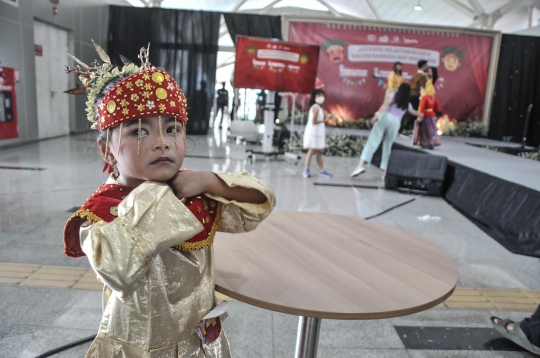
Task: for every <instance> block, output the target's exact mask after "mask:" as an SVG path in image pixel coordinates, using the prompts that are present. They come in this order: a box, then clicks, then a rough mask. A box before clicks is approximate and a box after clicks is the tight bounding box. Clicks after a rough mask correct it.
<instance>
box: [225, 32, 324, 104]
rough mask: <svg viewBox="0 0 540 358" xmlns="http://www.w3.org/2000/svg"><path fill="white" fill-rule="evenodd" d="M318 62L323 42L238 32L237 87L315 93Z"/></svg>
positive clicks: (235, 76)
mask: <svg viewBox="0 0 540 358" xmlns="http://www.w3.org/2000/svg"><path fill="white" fill-rule="evenodd" d="M318 62H319V46H314V45H307V44H301V43H293V42H285V41H278V40H271V39H263V38H258V37H246V36H238V37H237V38H236V64H235V66H234V87H236V88H257V89H265V90H270V91H286V92H298V93H311V91H312V90H313V88H314V86H315V77H316V75H317V64H318Z"/></svg>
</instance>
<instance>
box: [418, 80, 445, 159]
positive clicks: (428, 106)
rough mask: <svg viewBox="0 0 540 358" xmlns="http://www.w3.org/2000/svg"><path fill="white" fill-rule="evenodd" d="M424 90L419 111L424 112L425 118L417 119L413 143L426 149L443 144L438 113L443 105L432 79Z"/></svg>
mask: <svg viewBox="0 0 540 358" xmlns="http://www.w3.org/2000/svg"><path fill="white" fill-rule="evenodd" d="M423 90H424V93H423V94H422V96H421V99H420V105H419V106H418V112H420V113H422V114H423V115H424V118H418V119H417V120H416V123H415V127H414V135H413V145H414V146H420V147H422V148H424V149H433V147H435V146H438V145H440V144H441V141H440V139H439V135H438V134H437V114H438V113H440V112H441V105H440V103H439V100H438V99H437V97H436V96H435V93H436V91H435V87H434V86H433V83H432V82H431V80H428V81H427V82H426V85H425V88H424V89H423Z"/></svg>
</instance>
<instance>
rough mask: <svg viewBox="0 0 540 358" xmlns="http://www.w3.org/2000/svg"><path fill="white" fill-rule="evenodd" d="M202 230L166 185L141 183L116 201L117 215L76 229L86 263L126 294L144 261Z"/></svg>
mask: <svg viewBox="0 0 540 358" xmlns="http://www.w3.org/2000/svg"><path fill="white" fill-rule="evenodd" d="M202 230H203V226H202V224H201V223H200V222H199V221H198V220H197V218H196V217H195V216H194V215H193V214H192V213H191V211H190V210H189V209H188V208H187V207H186V206H185V205H184V204H182V202H181V201H180V200H178V198H176V196H175V195H174V193H173V192H172V190H171V188H170V187H169V186H168V185H165V184H163V183H156V182H150V181H148V182H145V183H143V184H141V185H139V186H138V187H137V188H136V189H134V190H133V191H132V192H131V193H129V195H128V196H126V198H124V200H122V202H121V203H120V205H118V218H116V219H115V220H114V221H112V222H110V223H107V222H104V221H100V222H98V223H96V224H93V225H90V224H89V223H86V224H85V225H83V226H82V227H81V230H80V240H81V247H82V250H83V251H84V253H85V254H86V255H87V256H88V260H89V261H90V265H91V266H92V268H93V269H94V271H95V272H96V274H97V275H98V278H99V279H101V280H102V281H103V282H104V283H105V284H106V285H107V286H109V287H110V288H111V289H112V290H113V291H115V292H117V293H120V296H121V297H125V296H128V295H130V294H131V293H132V292H133V291H134V290H135V289H136V287H137V286H138V284H139V283H140V281H141V280H142V279H143V278H144V277H145V274H146V271H147V270H148V263H149V261H150V260H151V259H152V258H154V257H155V256H156V255H158V254H159V253H160V252H162V251H164V250H166V249H168V248H170V247H172V246H174V245H178V244H180V243H182V242H184V241H186V240H189V239H191V238H192V237H193V236H195V235H196V234H198V233H199V232H201V231H202Z"/></svg>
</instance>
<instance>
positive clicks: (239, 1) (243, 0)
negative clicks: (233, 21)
mask: <svg viewBox="0 0 540 358" xmlns="http://www.w3.org/2000/svg"><path fill="white" fill-rule="evenodd" d="M246 1H247V0H238V2H237V3H236V5H234V7H233V8H232V10H231V12H237V11H238V9H240V8H241V7H242V5H244V4H245V3H246Z"/></svg>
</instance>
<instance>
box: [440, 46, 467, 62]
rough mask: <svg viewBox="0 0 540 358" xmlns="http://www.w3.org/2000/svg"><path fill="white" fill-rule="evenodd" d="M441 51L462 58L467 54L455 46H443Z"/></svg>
mask: <svg viewBox="0 0 540 358" xmlns="http://www.w3.org/2000/svg"><path fill="white" fill-rule="evenodd" d="M441 52H442V53H443V55H454V56H456V57H458V58H460V59H462V58H463V57H464V56H465V54H463V52H462V51H461V50H460V49H458V48H455V47H454V46H446V47H443V48H442V50H441Z"/></svg>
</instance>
